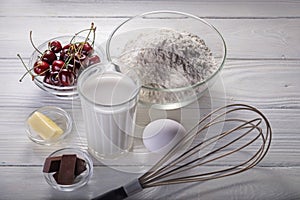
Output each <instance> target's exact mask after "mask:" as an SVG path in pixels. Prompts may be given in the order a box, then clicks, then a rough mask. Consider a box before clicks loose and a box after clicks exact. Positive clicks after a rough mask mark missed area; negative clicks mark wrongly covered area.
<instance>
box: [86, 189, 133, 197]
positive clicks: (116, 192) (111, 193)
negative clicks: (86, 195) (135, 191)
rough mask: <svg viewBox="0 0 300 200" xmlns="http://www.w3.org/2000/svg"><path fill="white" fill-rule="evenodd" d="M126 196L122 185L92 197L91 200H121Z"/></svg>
mask: <svg viewBox="0 0 300 200" xmlns="http://www.w3.org/2000/svg"><path fill="white" fill-rule="evenodd" d="M127 197H128V196H127V194H126V192H125V190H124V188H123V187H119V188H117V189H114V190H111V191H109V192H106V193H104V194H102V195H100V196H98V197H95V198H93V199H92V200H122V199H126V198H127Z"/></svg>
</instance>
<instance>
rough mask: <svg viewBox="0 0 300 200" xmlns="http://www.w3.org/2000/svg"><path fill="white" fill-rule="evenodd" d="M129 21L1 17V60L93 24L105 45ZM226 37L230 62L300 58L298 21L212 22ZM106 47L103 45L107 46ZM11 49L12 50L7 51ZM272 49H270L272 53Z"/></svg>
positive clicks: (225, 20) (23, 53)
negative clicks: (120, 25)
mask: <svg viewBox="0 0 300 200" xmlns="http://www.w3.org/2000/svg"><path fill="white" fill-rule="evenodd" d="M126 19H127V18H100V19H99V18H49V19H47V25H43V24H44V20H45V19H43V18H38V17H31V18H23V17H16V18H9V20H8V19H7V18H0V26H1V27H9V30H10V31H9V32H3V33H2V34H1V36H2V37H1V38H0V44H1V46H4V47H6V48H1V50H0V58H16V54H17V53H20V54H21V55H22V56H23V57H25V58H29V56H30V55H31V53H32V52H33V50H34V49H33V47H32V45H31V43H30V41H29V31H30V30H32V31H33V41H34V43H35V44H36V45H39V44H41V43H43V42H45V40H48V39H50V38H53V37H57V36H61V35H73V34H74V33H76V32H78V31H79V30H82V29H84V28H88V27H89V26H90V23H91V22H94V23H95V24H96V26H97V28H98V29H97V30H98V31H97V33H96V42H97V43H98V44H99V45H100V44H103V43H105V41H106V39H107V38H108V36H109V35H110V33H111V32H112V31H113V30H114V28H115V27H117V26H118V25H119V24H121V23H122V22H123V21H125V20H126ZM208 21H209V22H210V23H211V24H213V25H214V26H215V27H216V28H217V29H218V30H219V31H220V32H221V33H222V34H223V36H224V39H225V42H226V45H227V48H228V51H227V52H228V55H227V57H228V58H229V59H231V58H242V59H245V58H246V59H300V56H299V53H298V52H300V46H299V45H298V44H300V38H299V37H298V36H299V35H300V30H299V27H300V18H299V19H256V20H254V19H238V20H236V19H209V20H208ZM104 46H105V45H103V47H104ZM7 48H11V49H13V50H8V49H7ZM270 49H271V50H270Z"/></svg>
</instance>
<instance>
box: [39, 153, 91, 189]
mask: <svg viewBox="0 0 300 200" xmlns="http://www.w3.org/2000/svg"><path fill="white" fill-rule="evenodd" d="M86 169H87V168H86V162H85V160H83V159H81V158H78V157H77V156H76V155H75V154H64V155H62V156H54V157H48V158H46V160H45V163H44V168H43V172H45V173H52V172H55V173H54V174H53V178H54V179H55V181H56V182H57V183H58V184H61V185H70V184H73V183H74V180H75V178H76V176H78V175H80V174H81V173H82V172H84V171H85V170H86Z"/></svg>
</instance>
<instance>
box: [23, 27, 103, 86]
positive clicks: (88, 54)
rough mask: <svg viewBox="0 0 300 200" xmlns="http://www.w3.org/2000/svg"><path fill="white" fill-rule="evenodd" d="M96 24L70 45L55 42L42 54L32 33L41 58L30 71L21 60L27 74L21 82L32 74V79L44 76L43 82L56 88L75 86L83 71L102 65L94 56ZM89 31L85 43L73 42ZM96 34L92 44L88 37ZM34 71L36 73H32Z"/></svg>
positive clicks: (98, 58)
mask: <svg viewBox="0 0 300 200" xmlns="http://www.w3.org/2000/svg"><path fill="white" fill-rule="evenodd" d="M95 30H96V27H94V24H93V23H92V25H91V28H89V29H85V30H82V31H80V32H78V33H76V34H75V35H74V36H73V38H72V39H71V40H70V42H69V43H68V44H65V45H64V46H63V45H62V43H61V42H60V41H58V40H53V41H50V42H49V43H48V49H46V50H45V51H44V52H41V51H40V50H39V49H38V48H36V47H35V45H34V44H33V42H32V32H30V41H31V44H32V45H33V47H34V48H35V50H36V51H37V52H39V54H40V55H39V56H38V58H37V60H36V61H35V63H34V64H33V66H32V68H30V69H28V68H27V67H26V65H25V64H24V62H23V60H22V58H21V57H20V55H19V54H18V57H19V58H20V59H21V61H22V63H23V65H24V67H25V68H26V70H27V72H26V73H25V74H24V75H23V76H22V78H21V79H20V81H22V79H23V78H24V76H25V75H26V74H30V75H31V76H32V79H34V78H35V77H36V76H43V82H44V83H46V84H50V85H54V86H73V85H75V83H76V81H77V78H78V76H79V73H80V71H81V70H83V69H85V68H87V67H88V66H90V65H93V64H95V63H100V62H101V59H100V57H99V56H98V55H95V54H94V48H93V46H94V39H95ZM84 31H89V32H88V35H87V37H86V38H85V39H84V41H81V42H73V41H74V39H75V37H77V35H78V34H79V33H82V32H84ZM91 32H92V33H93V34H94V37H93V38H94V39H93V41H92V43H91V44H90V43H89V42H88V37H89V35H90V33H91ZM32 71H33V72H34V73H32Z"/></svg>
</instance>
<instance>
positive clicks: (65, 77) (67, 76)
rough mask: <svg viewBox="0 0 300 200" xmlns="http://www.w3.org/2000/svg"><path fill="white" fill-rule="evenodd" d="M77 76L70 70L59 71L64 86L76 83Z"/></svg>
mask: <svg viewBox="0 0 300 200" xmlns="http://www.w3.org/2000/svg"><path fill="white" fill-rule="evenodd" d="M75 78H76V77H75V74H74V73H73V72H72V71H69V70H63V71H61V72H60V73H59V80H60V83H61V85H62V86H71V85H74V83H75Z"/></svg>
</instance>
